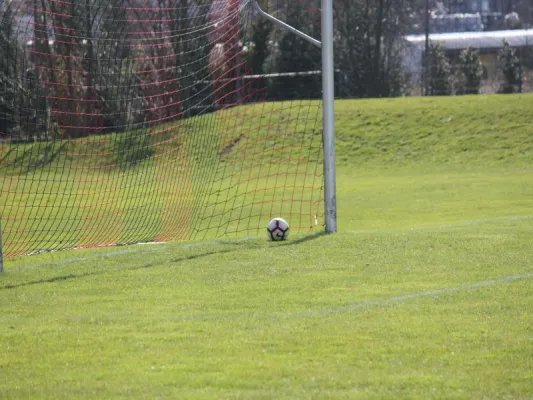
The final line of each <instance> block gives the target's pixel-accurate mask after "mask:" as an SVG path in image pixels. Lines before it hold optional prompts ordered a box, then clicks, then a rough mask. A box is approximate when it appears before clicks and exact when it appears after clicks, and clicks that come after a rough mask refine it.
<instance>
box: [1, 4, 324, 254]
mask: <svg viewBox="0 0 533 400" xmlns="http://www.w3.org/2000/svg"><path fill="white" fill-rule="evenodd" d="M261 5H262V7H263V8H264V9H265V10H267V11H268V12H270V13H273V14H275V15H276V17H278V18H279V19H281V20H284V21H285V22H287V23H289V24H291V25H294V26H295V27H297V28H299V29H301V30H303V31H306V32H307V33H308V34H310V35H311V36H315V37H319V36H320V24H319V20H320V18H319V8H318V4H317V1H315V0H301V1H295V2H290V3H288V2H281V1H280V2H279V3H277V2H269V4H266V2H261ZM319 70H320V49H318V48H315V47H313V46H312V45H311V44H308V43H306V42H304V41H303V40H302V39H300V38H298V37H296V36H294V35H293V34H290V33H288V32H285V31H283V30H281V29H280V28H277V27H274V26H273V25H272V24H271V23H270V22H268V21H266V20H264V19H261V18H260V17H259V16H258V15H257V13H256V11H255V9H254V7H253V4H252V3H251V1H250V0H213V1H202V0H196V1H192V0H12V1H4V2H0V91H1V92H0V156H1V165H0V212H1V215H0V218H1V223H2V234H3V241H4V255H5V256H6V257H14V256H17V255H22V254H29V253H35V252H40V251H50V250H58V249H66V248H75V247H90V246H102V245H115V244H125V243H136V242H146V241H167V240H182V239H192V238H204V237H218V236H222V235H245V234H247V235H250V234H251V235H255V234H258V233H259V232H260V233H263V232H265V229H266V224H267V223H268V221H269V220H270V218H272V217H275V216H281V217H283V218H285V219H286V220H287V221H288V222H289V223H290V224H291V229H292V230H293V231H309V230H313V229H315V228H316V226H321V225H322V218H321V216H322V208H323V206H322V200H321V196H322V168H323V167H322V138H321V133H322V122H321V112H322V105H321V102H320V100H319V99H320V97H321V85H320V82H321V75H320V72H319Z"/></svg>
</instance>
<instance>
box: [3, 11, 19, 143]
mask: <svg viewBox="0 0 533 400" xmlns="http://www.w3.org/2000/svg"><path fill="white" fill-rule="evenodd" d="M17 53H18V51H17V41H16V38H15V37H14V34H13V9H12V6H11V3H5V2H3V3H0V90H1V92H0V93H1V94H0V135H2V136H5V135H9V134H11V133H12V131H13V130H14V129H15V127H16V112H17V107H16V93H17V90H18V86H19V85H20V80H19V77H18V74H17Z"/></svg>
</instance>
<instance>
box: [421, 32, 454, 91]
mask: <svg viewBox="0 0 533 400" xmlns="http://www.w3.org/2000/svg"><path fill="white" fill-rule="evenodd" d="M425 57H427V69H426V71H424V73H425V74H428V75H427V77H428V79H429V82H428V83H429V85H428V88H429V93H428V94H429V95H431V96H448V95H450V94H451V93H452V70H451V66H450V62H449V60H448V57H446V53H445V51H444V48H443V47H442V45H441V44H440V43H438V42H430V44H429V54H426V55H425Z"/></svg>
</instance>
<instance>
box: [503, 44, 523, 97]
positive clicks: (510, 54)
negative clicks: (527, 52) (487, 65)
mask: <svg viewBox="0 0 533 400" xmlns="http://www.w3.org/2000/svg"><path fill="white" fill-rule="evenodd" d="M498 62H499V64H500V69H501V72H502V75H503V83H502V85H501V87H500V90H499V92H500V93H519V92H521V91H522V71H521V66H520V59H519V58H518V56H517V55H516V50H515V49H513V48H512V47H511V46H510V45H509V42H507V40H504V41H503V48H502V49H501V50H500V52H499V54H498Z"/></svg>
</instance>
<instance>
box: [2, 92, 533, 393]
mask: <svg viewBox="0 0 533 400" xmlns="http://www.w3.org/2000/svg"><path fill="white" fill-rule="evenodd" d="M531 106H533V97H532V96H508V97H506V96H492V97H464V98H461V97H458V98H449V99H448V98H442V99H441V98H437V99H397V100H370V101H341V102H338V104H337V112H338V118H337V127H338V137H339V140H338V146H337V150H338V157H339V171H338V172H339V173H338V206H339V229H340V232H339V233H338V234H335V235H301V234H296V233H293V234H292V236H291V237H290V240H289V241H287V242H285V243H281V244H279V243H277V244H276V243H270V242H268V241H266V238H265V237H263V235H261V237H251V238H243V239H240V240H217V241H194V242H182V243H168V244H164V245H138V246H129V247H115V248H111V249H95V250H76V251H70V252H60V253H50V254H45V255H39V256H31V257H22V258H16V259H13V260H8V261H7V263H6V272H5V273H4V274H3V275H0V299H1V301H2V305H3V307H2V313H0V376H2V379H1V380H0V398H2V399H4V398H5V399H11V398H93V399H102V398H117V399H118V398H205V399H212V398H265V399H266V398H272V399H283V398H317V399H325V398H360V399H369V398H394V399H396V398H406V399H407V398H409V399H412V398H420V399H427V398H435V399H437V398H438V399H441V398H464V399H504V398H508V399H530V398H533V385H532V383H531V382H533V313H531V310H533V297H532V296H531V293H533V265H532V261H533V257H532V251H531V249H532V248H533V162H532V161H533V153H532V148H533V147H532V146H533V128H532V127H531V124H530V123H529V121H528V114H529V113H530V110H531V109H532V108H531ZM400 114H401V115H400ZM254 118H255V117H254ZM257 118H259V116H258V117H257ZM446 120H448V122H443V121H446ZM296 124H297V125H296V126H297V128H298V129H303V128H302V124H301V123H300V122H297V123H296ZM304 131H305V129H303V130H302V131H301V132H302V133H304ZM238 134H239V133H236V135H238ZM247 145H248V143H247V142H246V140H244V141H241V142H239V143H238V145H237V147H236V148H235V151H233V152H232V153H231V154H229V157H238V154H239V152H241V153H242V152H245V151H246V148H247ZM126 198H127V196H125V199H126ZM125 201H126V200H125ZM289 222H290V221H289ZM265 236H266V235H265Z"/></svg>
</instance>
